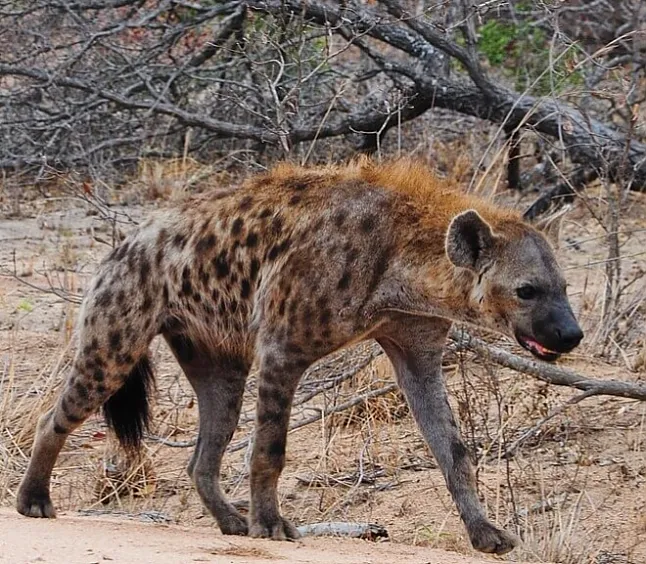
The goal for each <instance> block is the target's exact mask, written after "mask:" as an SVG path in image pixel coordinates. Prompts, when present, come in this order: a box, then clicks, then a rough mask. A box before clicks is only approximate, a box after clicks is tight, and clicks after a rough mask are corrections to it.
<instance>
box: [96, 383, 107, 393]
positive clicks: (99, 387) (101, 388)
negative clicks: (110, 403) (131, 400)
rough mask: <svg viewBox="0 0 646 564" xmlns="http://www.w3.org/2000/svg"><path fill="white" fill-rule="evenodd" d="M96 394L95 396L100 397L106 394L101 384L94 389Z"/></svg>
mask: <svg viewBox="0 0 646 564" xmlns="http://www.w3.org/2000/svg"><path fill="white" fill-rule="evenodd" d="M96 392H97V394H99V395H101V396H102V395H104V394H105V392H106V388H105V386H103V385H102V384H99V385H98V386H97V387H96Z"/></svg>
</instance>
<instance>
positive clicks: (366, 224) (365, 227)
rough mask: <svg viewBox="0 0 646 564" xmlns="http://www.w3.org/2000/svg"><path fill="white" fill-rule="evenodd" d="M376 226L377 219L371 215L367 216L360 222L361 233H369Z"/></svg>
mask: <svg viewBox="0 0 646 564" xmlns="http://www.w3.org/2000/svg"><path fill="white" fill-rule="evenodd" d="M376 224H377V218H376V217H375V216H374V215H372V214H370V215H367V216H365V217H364V218H363V219H362V220H361V231H363V232H364V233H371V232H372V231H373V229H374V228H375V225H376Z"/></svg>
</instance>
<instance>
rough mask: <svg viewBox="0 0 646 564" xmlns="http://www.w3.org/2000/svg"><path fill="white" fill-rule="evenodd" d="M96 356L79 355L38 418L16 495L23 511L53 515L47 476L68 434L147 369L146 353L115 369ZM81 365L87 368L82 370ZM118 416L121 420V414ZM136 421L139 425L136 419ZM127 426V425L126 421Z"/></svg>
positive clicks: (54, 512) (35, 515) (130, 414)
mask: <svg viewBox="0 0 646 564" xmlns="http://www.w3.org/2000/svg"><path fill="white" fill-rule="evenodd" d="M98 358H99V357H98V355H97V356H96V357H95V358H94V359H92V360H89V359H86V358H85V357H84V356H83V355H79V357H78V358H77V360H76V361H75V363H74V367H73V368H72V370H71V372H70V373H69V375H68V378H67V380H66V382H65V385H64V388H63V391H62V392H61V394H60V395H59V397H58V399H57V401H56V403H55V405H54V407H53V408H52V409H50V410H49V411H48V412H47V413H45V414H44V415H43V416H42V417H41V418H40V420H39V421H38V427H37V430H36V438H35V440H34V446H33V449H32V454H31V459H30V461H29V465H28V467H27V472H26V473H25V476H24V478H23V479H22V482H21V484H20V487H19V488H18V495H17V499H16V508H17V510H18V512H19V513H22V514H23V515H26V516H28V517H56V511H55V510H54V506H53V504H52V501H51V497H50V493H49V489H50V488H49V486H50V479H51V474H52V470H53V468H54V465H55V464H56V459H57V458H58V455H59V453H60V451H61V449H62V448H63V445H64V444H65V441H66V439H67V437H68V435H69V434H70V433H71V432H72V431H74V429H76V428H77V427H79V426H80V425H81V424H82V423H83V422H84V421H85V420H86V419H87V418H88V417H89V416H90V415H92V414H93V413H94V412H95V411H97V409H98V408H99V407H101V405H103V404H105V403H106V401H109V399H110V397H111V396H113V394H115V392H117V391H118V390H119V389H120V388H122V386H123V385H124V383H126V384H128V386H132V383H133V382H134V381H135V380H137V379H140V378H142V377H145V376H146V374H145V373H146V372H149V362H148V358H147V356H142V357H141V358H139V359H138V360H137V361H135V360H134V359H132V360H131V362H128V363H123V365H122V366H120V367H119V369H118V370H117V368H116V366H113V367H111V368H108V367H107V363H106V362H104V361H103V360H100V361H99V363H100V365H99V364H97V359H98ZM129 360H130V359H129ZM80 367H85V368H86V369H85V370H81V369H80ZM148 376H151V374H148ZM113 397H114V396H113ZM137 415H138V414H133V413H130V412H129V413H124V414H123V416H125V418H126V419H129V420H132V419H133V418H136V417H137ZM118 419H120V420H122V419H124V417H120V418H118ZM135 424H136V425H137V426H138V427H141V425H140V424H138V422H135ZM130 427H132V425H130ZM126 428H127V429H128V428H129V427H128V426H127V425H126ZM115 430H116V431H119V429H115Z"/></svg>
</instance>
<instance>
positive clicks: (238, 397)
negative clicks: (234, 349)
mask: <svg viewBox="0 0 646 564" xmlns="http://www.w3.org/2000/svg"><path fill="white" fill-rule="evenodd" d="M165 337H166V340H167V341H168V344H169V345H170V347H171V349H172V351H173V353H174V354H175V357H176V358H177V360H178V362H179V363H180V365H181V367H182V370H183V371H184V374H186V377H187V378H188V380H189V382H190V383H191V385H192V386H193V389H194V390H195V394H196V395H197V404H198V409H199V416H200V423H199V425H200V427H199V433H198V439H197V446H196V447H195V452H194V453H193V456H192V458H191V461H190V463H189V465H188V468H187V471H188V473H189V475H190V476H191V478H192V479H193V482H194V483H195V488H196V489H197V493H198V494H199V496H200V499H201V500H202V503H204V505H205V506H206V508H207V509H208V510H209V511H210V512H211V514H212V515H213V517H215V520H216V521H217V522H218V526H219V527H220V530H221V531H222V533H224V534H225V535H246V534H247V532H248V526H247V520H246V519H245V518H244V517H243V516H242V515H240V513H239V512H238V511H237V510H236V509H235V508H234V507H233V506H232V505H231V504H230V503H229V502H228V501H227V499H226V497H225V496H224V494H223V493H222V490H221V489H220V467H221V465H222V456H223V455H224V451H225V449H226V448H227V445H228V444H229V442H230V441H231V437H232V436H233V432H234V431H235V429H236V426H237V425H238V419H239V417H240V409H241V407H242V395H243V393H244V387H245V382H246V380H247V374H248V372H249V365H248V364H247V362H245V360H244V359H243V358H241V357H240V358H238V357H234V356H231V355H229V354H224V353H221V352H219V351H208V350H207V349H206V347H204V346H201V345H199V344H196V343H193V342H192V341H191V340H190V339H188V338H187V337H185V336H183V335H165Z"/></svg>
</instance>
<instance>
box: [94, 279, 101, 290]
mask: <svg viewBox="0 0 646 564" xmlns="http://www.w3.org/2000/svg"><path fill="white" fill-rule="evenodd" d="M101 284H103V277H101V278H99V279H98V280H97V281H96V285H95V286H94V289H95V290H98V289H99V288H100V287H101Z"/></svg>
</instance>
